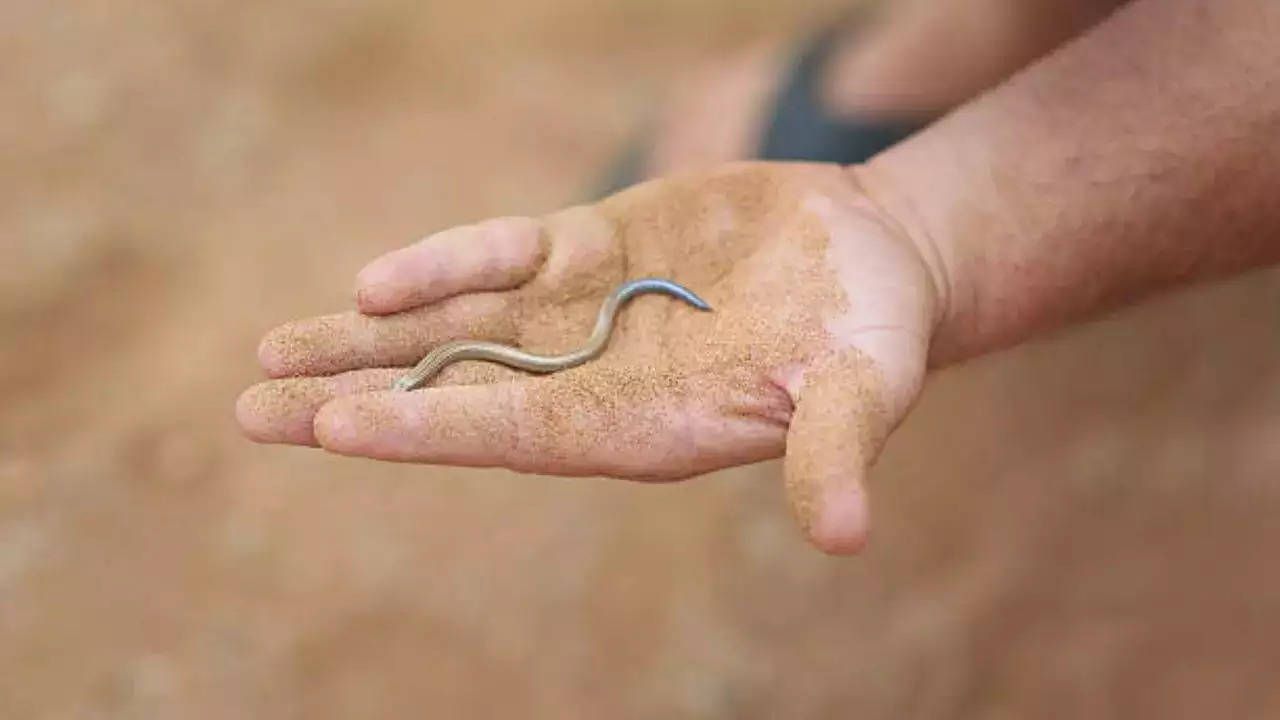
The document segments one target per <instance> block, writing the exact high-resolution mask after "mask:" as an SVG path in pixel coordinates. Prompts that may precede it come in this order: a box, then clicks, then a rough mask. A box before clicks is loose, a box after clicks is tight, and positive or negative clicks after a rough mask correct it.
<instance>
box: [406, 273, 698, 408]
mask: <svg viewBox="0 0 1280 720" xmlns="http://www.w3.org/2000/svg"><path fill="white" fill-rule="evenodd" d="M650 293H661V294H663V295H670V296H671V297H673V298H676V299H678V300H683V301H685V302H686V303H688V304H690V305H692V306H693V307H695V308H697V309H699V310H702V311H704V312H705V311H710V310H711V306H710V305H709V304H707V301H705V300H703V299H702V298H700V297H698V296H697V295H696V294H695V293H694V292H693V291H692V290H690V289H688V288H686V287H684V286H683V285H680V284H678V283H674V282H672V281H670V280H664V279H662V278H641V279H639V280H632V281H630V282H625V283H623V284H621V285H619V286H618V287H617V288H615V289H614V290H613V292H611V293H609V295H608V297H606V298H605V299H604V303H603V304H602V305H601V306H600V313H599V314H598V315H597V316H596V326H595V328H594V329H593V330H592V331H591V337H589V338H587V343H586V344H585V345H583V346H582V347H581V348H579V349H577V350H574V351H572V352H568V353H564V354H562V355H534V354H533V353H528V352H525V351H524V350H521V349H519V348H515V347H511V346H510V345H501V344H499V343H494V342H487V341H483V340H455V341H452V342H447V343H444V344H442V345H438V346H437V347H435V348H434V349H432V350H431V352H429V353H427V355H426V356H425V357H423V358H422V360H421V361H420V362H419V363H418V364H417V365H416V366H414V368H413V369H412V370H410V371H409V372H408V374H406V375H404V376H403V377H401V378H400V379H399V380H397V381H396V382H395V385H393V386H392V389H393V390H399V391H409V390H414V389H416V388H419V387H422V386H423V385H424V384H426V383H427V382H429V381H430V380H431V379H432V378H434V377H435V376H436V375H438V374H439V373H440V371H441V370H443V369H445V368H446V367H448V366H449V365H452V364H453V363H456V362H461V361H463V360H483V361H486V362H493V363H499V364H502V365H506V366H508V367H513V368H517V369H519V370H525V371H527V372H532V373H552V372H556V371H559V370H565V369H567V368H571V367H575V366H578V365H581V364H583V363H585V362H588V361H591V360H594V359H595V358H597V357H599V356H600V354H601V353H603V352H604V349H605V347H606V346H607V345H608V344H609V336H610V335H611V334H612V333H613V323H614V319H615V318H616V317H617V315H618V311H619V310H621V309H622V306H623V305H625V304H626V303H627V301H628V300H630V299H631V298H634V297H636V296H637V295H648V294H650Z"/></svg>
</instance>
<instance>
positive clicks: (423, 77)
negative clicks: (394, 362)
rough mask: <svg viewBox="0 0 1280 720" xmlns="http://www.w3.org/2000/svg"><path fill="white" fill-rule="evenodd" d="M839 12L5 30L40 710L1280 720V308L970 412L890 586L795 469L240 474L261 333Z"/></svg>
mask: <svg viewBox="0 0 1280 720" xmlns="http://www.w3.org/2000/svg"><path fill="white" fill-rule="evenodd" d="M834 4H836V3H834V2H817V1H814V2H788V3H783V2H774V3H765V2H754V1H753V2H746V3H744V2H742V1H741V0H704V1H703V2H698V3H691V2H687V1H686V0H615V1H614V2H608V3H599V2H590V1H589V0H521V1H519V2H516V1H514V0H513V1H510V2H505V3H503V2H495V1H494V0H477V1H473V2H468V3H445V2H434V3H414V2H409V1H408V0H374V1H372V2H363V3H359V2H342V1H339V0H321V1H320V2H316V3H311V4H308V5H307V6H305V7H304V6H303V5H302V4H296V3H286V2H259V3H249V2H234V3H226V2H213V1H212V0H207V1H205V0H184V1H182V2H168V1H166V2H161V1H159V0H155V1H151V0H146V1H144V0H127V1H126V2H110V3H108V2H104V1H98V2H92V1H90V2H82V3H36V2H23V1H22V0H19V2H16V3H5V4H3V5H0V108H3V109H0V256H2V257H3V260H2V261H0V393H2V395H0V398H2V399H3V406H2V408H3V409H0V717H5V718H10V717H12V718H86V717H88V718H92V717H111V718H114V717H122V718H168V717H184V718H228V717H285V718H288V717H297V718H323V717H367V718H376V717H424V716H426V717H484V716H501V717H557V718H560V717H564V718H575V717H582V718H600V717H643V718H648V717H714V718H720V717H794V718H805V717H858V718H891V717H892V718H901V717H911V718H917V717H927V718H953V717H954V718H1014V717H1073V718H1074V717H1090V718H1109V717H1115V718H1139V717H1141V718H1170V717H1187V718H1207V717H1231V718H1246V717H1257V718H1262V717H1278V716H1280V682H1277V677H1280V572H1278V567H1280V565H1278V564H1277V560H1276V548H1278V547H1280V441H1277V437H1280V274H1277V273H1275V272H1267V273H1259V274H1255V275H1253V276H1250V277H1247V278H1243V279H1239V280H1236V281H1233V282H1231V283H1228V284H1224V285H1219V286H1215V287H1207V288H1200V289H1197V290H1194V291H1191V292H1187V293H1182V294H1179V295H1176V296H1170V297H1166V298H1163V299H1160V300H1158V301H1156V302H1154V303H1150V304H1148V305H1146V306H1144V307H1141V308H1137V309H1134V310H1132V311H1129V312H1126V313H1123V314H1121V315H1118V316H1115V317H1111V318H1107V319H1104V320H1101V321H1099V322H1096V323H1093V324H1091V325H1090V326H1087V327H1083V328H1079V329H1076V330H1073V331H1071V332H1070V333H1066V334H1063V335H1061V336H1058V337H1054V338H1049V339H1046V340H1044V341H1042V342H1039V343H1036V344H1035V345H1032V346H1028V347H1024V348H1021V349H1019V350H1017V351H1015V352H1010V353H1006V354H1003V355H1000V356H996V357H991V358H986V359H984V360H982V361H979V362H975V363H972V364H970V365H968V366H966V367H963V368H957V369H954V370H951V371H948V372H946V373H943V374H941V375H940V376H938V377H937V378H935V379H934V380H933V382H932V384H931V386H930V388H929V390H928V392H927V394H926V397H925V399H924V401H923V403H922V405H921V407H920V408H919V410H918V411H917V412H916V414H915V415H914V416H913V418H912V419H911V420H910V421H909V422H908V423H907V425H906V426H905V427H904V428H903V429H902V430H901V432H900V433H899V435H898V436H897V437H896V438H895V440H894V441H893V442H892V444H891V445H890V447H889V449H888V451H887V455H886V457H885V459H884V461H883V463H882V466H881V468H880V469H879V471H878V473H877V474H876V477H875V484H874V487H873V503H874V510H875V513H876V519H877V523H878V524H877V527H876V535H875V537H874V540H873V547H872V548H871V549H870V551H869V552H868V553H867V555H866V556H865V557H863V558H861V559H857V560H843V561H840V560H832V559H828V558H825V557H823V556H821V555H819V554H818V553H816V552H815V551H812V550H810V549H809V548H807V547H806V546H805V545H803V544H802V542H801V541H800V539H799V537H798V536H797V534H796V532H795V531H794V530H793V528H792V526H791V521H790V519H789V518H788V516H787V514H786V511H785V506H784V503H783V502H782V496H781V491H780V487H779V478H778V468H777V466H776V465H774V464H765V465H761V466H756V467H750V468H744V469H741V470H737V471H733V472H726V473H722V474H719V475H716V476H713V477H709V478H706V479H702V480H698V481H694V482H690V483H686V484H682V485H675V486H663V487H646V486H639V485H630V484H623V483H615V482H606V481H593V480H586V481H584V480H576V481H568V480H559V479H551V478H537V477H526V476H516V475H512V474H507V473H503V472H468V471H456V470H441V469H436V468H429V467H400V466H389V465H382V464H375V463H369V462H359V461H352V460H344V459H339V458H335V457H329V456H326V455H323V454H321V453H318V452H313V451H307V450H301V449H286V448H279V447H258V446H254V445H251V444H249V443H247V442H245V441H243V440H241V439H240V437H239V436H238V434H237V432H236V429H235V427H234V425H233V423H232V419H231V407H232V403H233V401H234V399H235V396H236V393H237V392H238V390H239V389H240V388H241V387H243V386H244V385H246V384H248V383H249V382H251V381H253V380H254V379H255V378H256V371H255V366H254V356H253V350H254V346H255V342H256V339H257V337H258V336H259V334H260V333H261V332H262V331H264V330H265V329H267V328H268V327H270V326H271V325H273V324H275V323H277V322H280V321H283V320H285V319H288V318H291V317H294V316H298V315H303V314H311V313H315V312H318V311H328V310H333V309H340V308H343V307H346V306H347V304H348V302H349V290H350V283H351V278H352V275H353V273H354V271H355V270H356V269H357V268H358V267H359V266H360V265H361V263H362V262H363V261H364V260H366V259H368V258H370V257H371V256H373V255H374V254H376V253H378V252H380V251H382V250H384V249H387V248H391V247H395V246H398V245H402V244H404V243H406V242H408V241H410V240H412V239H414V238H416V237H417V236H419V235H421V234H423V233H425V232H427V231H430V230H433V229H437V228H440V227H443V226H447V225H450V224H455V223H458V222H462V221H467V220H471V219H475V218H479V217H483V216H486V215H491V214H499V213H501V214H506V213H516V212H536V211H538V210H542V209H550V208H554V207H556V206H559V205H562V204H565V203H569V202H573V201H575V200H576V199H578V198H580V197H581V196H582V194H583V192H584V190H585V189H586V188H588V187H589V186H590V184H591V179H592V178H594V177H596V176H598V175H599V173H600V171H601V170H602V169H603V168H604V167H605V165H606V164H607V162H608V160H609V158H610V157H612V156H613V154H614V153H615V152H616V151H617V150H618V148H619V147H621V146H622V145H623V144H624V142H625V141H626V139H627V138H628V137H629V135H630V134H631V133H632V132H633V131H634V130H635V128H636V127H638V125H639V124H640V122H641V120H642V119H643V117H644V116H645V113H646V111H647V110H648V109H650V108H651V98H652V96H653V92H654V91H655V90H656V89H658V88H661V87H662V86H664V85H665V84H666V83H667V82H668V81H669V80H670V79H671V78H672V77H675V76H678V75H679V74H681V73H682V72H684V71H685V70H686V69H687V68H688V67H689V66H690V65H691V64H694V63H696V62H698V61H700V60H702V59H705V58H709V57H713V56H717V55H718V54H720V53H722V52H724V51H726V50H728V49H731V48H734V47H738V46H740V45H742V44H743V43H745V42H748V41H751V40H754V39H757V38H761V37H764V36H783V35H786V34H788V33H790V32H793V31H794V30H795V29H796V28H798V27H801V26H803V25H804V24H805V23H808V22H812V21H813V20H814V19H815V18H818V17H821V16H822V14H823V13H824V12H825V11H827V10H829V9H830V7H831V6H832V5H834Z"/></svg>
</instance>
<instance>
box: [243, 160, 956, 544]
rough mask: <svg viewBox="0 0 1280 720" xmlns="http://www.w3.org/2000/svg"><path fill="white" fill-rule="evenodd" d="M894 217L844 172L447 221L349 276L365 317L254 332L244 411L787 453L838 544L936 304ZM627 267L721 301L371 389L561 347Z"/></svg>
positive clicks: (681, 180) (650, 306)
mask: <svg viewBox="0 0 1280 720" xmlns="http://www.w3.org/2000/svg"><path fill="white" fill-rule="evenodd" d="M895 227H896V226H895V225H893V224H892V222H891V221H890V219H889V218H887V217H885V216H884V215H883V213H881V212H880V211H879V210H878V209H877V208H876V206H875V205H874V204H873V203H872V202H871V201H870V200H868V199H867V197H866V196H865V195H864V194H863V193H862V192H861V191H860V190H859V187H858V185H857V183H856V181H855V175H854V174H853V173H851V172H850V171H848V170H845V169H841V168H838V167H835V166H826V165H800V164H774V163H755V164H737V165H730V166H725V167H722V168H719V169H717V170H714V171H711V172H707V173H701V174H696V175H688V176H682V177H678V178H671V179H663V180H657V181H653V182H650V183H646V184H644V185H640V186H637V187H635V188H632V189H630V190H627V191H625V192H623V193H620V194H618V195H615V196H613V197H611V198H609V199H607V200H605V201H603V202H601V203H598V204H596V205H590V206H582V207H576V208H571V209H569V210H565V211H562V212H559V213H555V214H553V215H549V216H546V217H543V218H540V219H533V218H502V219H497V220H490V221H487V222H484V223H480V224H478V225H472V226H466V227H460V228H455V229H451V230H447V231H445V232H442V233H438V234H436V235H433V236H431V237H428V238H426V239H425V240H422V241H421V242H419V243H417V244H415V245H413V246H410V247H408V248H405V249H402V250H399V251H396V252H393V253H390V254H388V255H385V256H383V257H381V258H379V259H377V260H375V261H374V262H373V263H371V264H370V265H369V266H368V267H366V268H365V269H364V270H363V271H362V272H361V273H360V276H359V279H358V281H357V302H358V306H359V310H360V312H358V313H356V312H353V313H347V314H342V315H331V316H324V317H318V318H312V319H308V320H301V321H297V322H293V323H290V324H287V325H284V326H282V327H280V328H277V329H276V330H273V331H272V332H271V333H269V334H268V335H267V337H266V338H265V339H264V340H263V343H262V346H261V349H260V353H259V354H260V360H261V363H262V365H263V368H264V369H265V370H266V372H267V374H268V375H269V376H270V377H272V378H275V379H274V380H271V381H268V382H266V383H262V384H260V385H257V386H255V387H253V388H250V389H249V390H248V391H246V392H245V394H244V395H243V396H242V397H241V399H240V403H239V407H238V416H239V419H240V422H241V424H242V426H243V427H244V429H245V432H246V433H247V434H248V435H249V436H250V437H252V438H254V439H256V440H259V441H264V442H287V443H296V444H318V445H320V446H323V447H324V448H326V449H328V450H331V451H334V452H338V453H343V454H349V455H362V456H367V457H372V458H379V459H386V460H398V461H410V462H422V463H435V464H450V465H471V466H492V465H500V466H504V467H508V468H512V469H515V470H521V471H526V472H537V473H549V474H558V475H610V476H617V477H625V478H632V479H644V480H674V479H681V478H686V477H689V476H692V475H697V474H700V473H705V472H709V471H712V470H716V469H719V468H724V467H728V466H732V465H739V464H744V463H750V462H754V461H758V460H763V459H767V458H772V457H778V456H780V455H783V454H784V453H785V455H786V464H785V474H786V481H787V487H788V490H789V496H790V498H791V500H792V503H793V506H794V508H795V509H796V512H797V516H798V517H799V519H800V522H801V524H802V525H803V526H804V528H805V529H806V531H807V532H808V533H809V535H810V537H811V538H812V539H813V540H814V541H815V542H816V543H817V544H818V545H819V546H820V547H822V548H823V549H826V550H828V551H831V552H852V551H855V550H857V549H858V548H859V547H861V545H862V544H863V542H864V541H865V537H866V532H867V527H868V525H867V515H866V500H865V496H864V493H863V490H862V479H863V477H864V475H865V473H866V470H867V467H868V466H869V464H870V463H871V462H872V461H873V460H874V458H875V455H876V454H877V452H878V451H879V448H880V446H881V445H882V444H883V441H884V440H885V438H886V437H887V435H888V433H889V432H890V431H891V430H892V428H893V427H894V426H896V424H897V423H898V422H899V421H900V420H901V418H902V417H903V415H904V414H905V413H906V411H907V410H908V408H909V407H910V405H911V403H912V402H913V401H914V399H915V397H916V395H917V393H918V392H919V388H920V386H921V382H922V380H923V377H924V372H925V363H926V356H927V353H928V343H929V336H930V333H931V331H932V327H933V322H934V318H935V316H936V313H937V297H938V293H937V291H936V288H935V283H934V281H933V276H932V275H931V273H930V266H929V264H928V262H926V259H925V257H924V256H923V255H922V253H921V250H920V248H918V247H916V246H915V245H914V244H913V243H912V242H910V241H909V240H908V239H907V238H906V237H905V236H904V235H903V234H902V233H900V232H896V231H895V230H894V228H895ZM645 276H656V277H665V278H669V279H672V280H674V281H676V282H678V283H681V284H683V285H685V286H686V287H688V288H690V289H692V290H693V291H695V292H697V293H698V294H699V295H701V296H702V297H704V298H705V299H706V300H707V301H709V302H710V303H711V305H712V306H713V308H714V309H715V311H714V312H712V313H702V312H698V311H696V310H694V309H692V308H690V307H688V306H687V305H685V304H683V303H680V302H678V301H674V300H672V299H670V298H666V297H662V296H647V297H643V298H639V299H637V300H634V301H633V302H632V303H631V304H630V305H628V306H627V307H626V308H625V309H624V310H623V312H622V313H621V315H620V316H619V318H618V322H617V326H616V328H615V330H614V334H613V336H612V339H611V341H610V344H609V347H608V349H607V350H606V352H605V354H604V355H603V356H602V357H601V358H600V359H598V360H596V361H594V362H591V363H588V364H586V365H584V366H581V367H578V368H574V369H570V370H566V371H563V372H561V373H557V374H555V375H550V376H529V375H525V374H522V373H519V372H516V371H512V370H508V369H506V368H502V367H499V366H495V365H490V364H484V363H461V364H458V365H454V366H451V367H450V368H448V369H446V371H445V372H444V373H443V374H442V375H441V376H440V377H439V378H437V380H436V381H435V382H434V383H433V384H432V387H430V388H428V389H424V390H419V391H414V392H409V393H395V392H390V391H388V388H389V387H390V385H391V383H392V382H393V381H394V380H395V379H396V378H397V377H398V376H400V375H401V374H402V373H403V372H404V368H406V367H408V366H410V365H413V364H414V363H416V362H417V361H418V360H419V359H420V358H421V357H422V355H424V354H425V353H426V352H427V351H429V350H430V349H431V348H432V347H433V346H434V345H436V344H438V343H440V342H444V341H447V340H454V339H460V338H483V339H488V340H495V341H498V342H504V343H510V344H514V345H517V346H519V347H522V348H524V349H526V350H530V351H533V352H539V353H556V352H563V351H566V350H570V349H573V348H576V347H577V346H578V345H580V344H581V343H582V342H583V340H584V339H585V338H586V336H587V334H588V333H589V331H590V329H591V326H592V324H593V321H594V317H595V314H596V312H597V310H598V309H599V306H600V303H601V301H602V300H603V298H604V297H605V296H606V295H607V294H608V293H609V292H610V291H611V290H612V289H613V288H614V287H615V286H617V285H618V284H620V283H622V282H624V281H626V280H629V279H634V278H638V277H645Z"/></svg>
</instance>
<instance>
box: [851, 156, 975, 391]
mask: <svg viewBox="0 0 1280 720" xmlns="http://www.w3.org/2000/svg"><path fill="white" fill-rule="evenodd" d="M906 142H907V143H912V142H913V141H912V140H908V141H906ZM904 144H905V143H904ZM898 147H899V148H900V147H902V146H901V145H900V146H898ZM895 150H896V148H895ZM937 155H938V154H937V153H932V152H930V153H923V152H921V151H919V150H917V149H914V148H912V149H911V150H910V151H908V152H895V151H894V150H890V151H888V152H886V153H882V154H881V155H879V156H877V157H875V158H872V159H871V160H870V161H869V162H867V163H864V164H862V165H854V166H851V167H849V168H848V171H849V173H850V174H851V175H853V177H854V178H855V182H856V183H857V184H858V186H859V189H860V190H861V191H862V192H863V194H864V195H865V196H866V197H867V199H868V200H869V201H870V202H872V203H873V204H874V205H875V206H876V207H877V209H878V210H879V211H880V212H881V214H882V215H883V216H884V218H885V222H886V224H888V225H890V226H891V227H892V228H893V230H894V231H896V232H897V233H898V235H899V236H900V237H902V238H903V240H904V241H905V242H907V243H909V244H910V245H911V246H912V247H913V248H914V250H915V252H916V254H917V255H918V256H919V257H920V260H921V262H922V263H923V264H924V266H925V267H926V268H927V269H928V271H929V276H930V278H931V279H932V281H933V282H932V284H933V288H934V303H933V306H934V308H935V312H934V324H933V329H932V335H931V337H930V343H929V366H930V367H941V366H944V365H948V364H951V363H953V362H958V361H960V360H963V359H965V358H966V357H969V356H971V355H974V354H977V349H976V345H977V342H978V340H977V328H976V323H975V321H974V319H975V317H976V312H975V310H976V305H977V300H978V297H977V289H978V287H979V283H978V282H976V279H975V277H974V275H975V274H976V269H977V268H978V267H980V265H981V263H980V262H978V261H977V259H976V258H975V257H973V255H972V253H971V251H970V250H969V249H967V247H966V245H965V244H964V243H962V242H960V238H959V237H958V236H957V233H956V230H957V228H958V227H959V226H960V224H958V223H957V221H956V218H957V217H958V213H959V208H958V207H957V205H958V202H959V201H960V198H961V197H962V195H961V193H960V192H958V191H957V190H956V189H955V188H959V187H963V185H961V184H960V180H961V173H960V172H959V171H958V170H957V169H956V165H955V164H954V163H953V164H951V166H950V167H948V166H947V162H946V159H945V158H942V157H937ZM965 224H967V223H965Z"/></svg>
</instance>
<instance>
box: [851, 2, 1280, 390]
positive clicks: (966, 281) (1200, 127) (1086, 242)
mask: <svg viewBox="0 0 1280 720" xmlns="http://www.w3.org/2000/svg"><path fill="white" fill-rule="evenodd" d="M1278 36H1280V4H1277V3H1274V2H1271V0H1137V2H1134V3H1133V4H1131V5H1130V6H1128V7H1126V8H1124V9H1122V10H1120V11H1119V12H1118V13H1117V14H1116V15H1114V16H1113V17H1111V18H1109V19H1108V20H1107V21H1105V22H1104V23H1102V24H1101V25H1100V26H1098V27H1097V28H1095V29H1094V30H1092V31H1091V32H1089V33H1088V34H1086V35H1085V36H1084V37H1082V38H1080V39H1079V40H1077V41H1075V42H1073V43H1071V44H1069V45H1067V46H1065V47H1064V48H1062V49H1060V50H1059V51H1058V52H1057V53H1055V54H1053V55H1052V56H1050V57H1049V58H1046V59H1045V60H1044V61H1042V62H1040V63H1038V64H1036V65H1034V66H1032V67H1031V68H1029V69H1028V70H1027V71H1025V72H1023V73H1022V74H1020V75H1018V76H1016V77H1015V78H1014V79H1013V80H1011V81H1010V82H1008V83H1006V84H1005V85H1003V86H1001V87H1000V88H997V89H996V90H995V91H993V92H992V93H989V94H987V95H985V96H983V97H981V98H979V99H977V100H976V101H974V102H972V103H970V104H969V105H967V106H965V107H963V108H961V109H960V110H958V111H957V112H955V113H953V114H952V115H951V116H949V117H947V118H946V119H944V120H942V121H941V122H939V123H938V124H937V125H935V126H934V127H932V128H930V129H929V130H927V131H925V132H923V133H921V134H920V135H918V136H916V137H915V138H913V139H911V140H909V141H907V142H905V143H903V144H901V145H899V146H897V147H895V148H893V149H891V150H890V151H888V152H886V153H884V154H882V155H880V156H879V157H877V158H875V159H874V160H872V161H871V162H870V163H868V164H867V165H866V166H864V167H863V168H860V169H859V170H857V172H858V174H859V179H860V181H861V182H862V184H863V185H864V186H865V188H866V189H867V190H868V192H869V193H870V194H871V195H872V197H874V198H876V199H878V200H879V201H880V202H881V203H882V204H883V205H884V206H885V208H886V210H887V211H888V212H889V213H890V214H891V215H892V216H893V217H895V218H898V219H899V220H900V221H901V222H902V224H903V227H904V229H905V231H906V232H907V233H908V234H910V235H911V236H912V237H913V238H914V239H916V240H917V242H918V244H920V245H921V247H922V248H923V250H922V251H923V252H924V253H925V254H926V256H927V257H926V259H927V260H928V261H929V262H930V263H931V264H933V265H934V267H935V280H936V283H937V285H938V290H939V295H940V298H941V303H940V304H941V307H942V309H943V312H942V313H941V317H940V320H939V325H938V328H937V330H936V333H935V338H934V342H933V346H932V349H931V353H930V361H931V364H933V365H942V364H946V363H948V362H954V361H956V360H960V359H963V358H965V357H969V356H973V355H977V354H980V353H982V352H985V351H988V350H991V349H995V348H998V347H1001V346H1005V345H1009V344H1012V343H1015V342H1018V341H1020V340H1023V339H1025V338H1026V337H1027V336H1029V335H1031V334H1033V333H1035V332H1037V331H1040V330H1044V329H1048V328H1051V327H1054V326H1057V325H1060V324H1062V323H1065V322H1068V321H1070V320H1072V319H1076V318H1079V317H1082V316H1085V315H1088V314H1090V313H1095V312H1098V311H1101V310H1105V309H1107V308H1109V307H1113V306H1115V305H1118V304H1121V303H1124V302H1127V301H1131V300H1134V299H1136V298H1139V297H1141V296H1143V295H1147V294H1150V293H1152V292H1155V291H1158V290H1160V289H1162V288H1165V287H1169V286H1172V285H1175V284H1178V283H1181V282H1187V281H1191V280H1196V279H1204V278H1210V277H1214V276H1219V275H1223V274H1227V273H1232V272H1237V271H1241V270H1244V269H1247V268H1249V267H1253V266H1258V265H1263V264H1268V263H1272V262H1276V261H1277V260H1280V141H1278V140H1277V138H1280V42H1277V41H1276V38H1277V37H1278Z"/></svg>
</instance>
